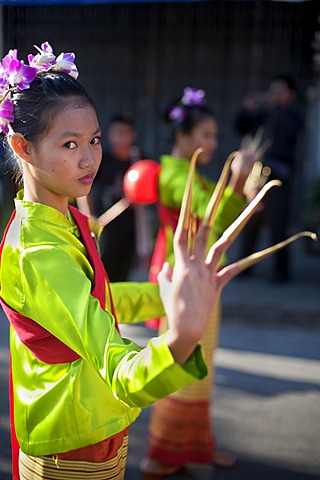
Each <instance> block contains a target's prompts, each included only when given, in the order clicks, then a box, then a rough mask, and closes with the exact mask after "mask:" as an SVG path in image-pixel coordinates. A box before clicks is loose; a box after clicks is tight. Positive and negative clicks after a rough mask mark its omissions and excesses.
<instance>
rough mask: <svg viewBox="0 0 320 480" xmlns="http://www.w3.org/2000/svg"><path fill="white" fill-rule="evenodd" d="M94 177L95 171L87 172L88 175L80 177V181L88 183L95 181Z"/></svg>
mask: <svg viewBox="0 0 320 480" xmlns="http://www.w3.org/2000/svg"><path fill="white" fill-rule="evenodd" d="M93 179H94V174H93V173H87V175H85V176H84V177H81V178H80V182H81V183H85V184H86V185H88V184H89V183H92V182H93Z"/></svg>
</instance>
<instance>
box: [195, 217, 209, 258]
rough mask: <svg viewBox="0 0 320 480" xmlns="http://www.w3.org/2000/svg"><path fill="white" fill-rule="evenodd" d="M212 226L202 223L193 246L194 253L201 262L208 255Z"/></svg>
mask: <svg viewBox="0 0 320 480" xmlns="http://www.w3.org/2000/svg"><path fill="white" fill-rule="evenodd" d="M210 230H211V228H210V227H209V226H206V225H205V224H204V223H201V225H200V227H199V229H198V232H197V235H196V238H195V242H194V246H193V255H194V257H195V258H197V259H198V260H199V261H200V262H204V261H205V259H206V255H207V248H208V238H209V234H210Z"/></svg>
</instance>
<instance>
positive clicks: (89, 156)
mask: <svg viewBox="0 0 320 480" xmlns="http://www.w3.org/2000/svg"><path fill="white" fill-rule="evenodd" d="M95 163H96V156H95V155H94V153H93V152H92V150H91V149H90V148H86V149H84V150H83V151H82V155H81V160H80V168H88V166H91V165H94V164H95Z"/></svg>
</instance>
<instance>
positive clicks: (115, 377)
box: [0, 192, 207, 456]
mask: <svg viewBox="0 0 320 480" xmlns="http://www.w3.org/2000/svg"><path fill="white" fill-rule="evenodd" d="M15 205H16V217H15V219H14V221H13V223H12V225H11V227H10V229H9V231H8V234H7V237H6V242H5V246H4V249H3V253H2V259H1V266H0V282H1V297H2V299H3V300H4V301H5V302H6V303H7V304H8V305H9V306H10V307H11V308H13V309H14V310H16V311H18V312H20V313H21V314H23V315H24V316H26V317H29V318H31V319H33V320H34V321H35V322H37V323H39V324H40V325H41V326H43V327H44V328H45V329H47V330H48V331H50V332H51V333H52V334H53V335H54V336H56V337H57V338H59V339H60V340H61V341H62V342H64V343H65V344H66V345H68V346H69V347H70V348H71V349H72V350H74V351H75V352H77V353H78V355H79V356H80V357H81V358H79V359H78V360H76V361H74V362H71V363H67V364H55V365H50V364H47V363H43V362H41V361H40V360H38V359H37V358H35V357H34V356H33V355H32V353H31V352H30V351H29V350H28V348H27V347H26V346H25V345H24V344H23V343H22V342H21V341H20V339H19V338H18V336H17V334H16V333H15V331H14V330H13V328H11V333H10V349H11V356H12V375H13V383H14V411H15V427H16V433H17V437H18V441H19V444H20V447H21V449H22V450H23V451H24V452H25V453H27V454H30V455H35V456H38V455H47V454H52V453H59V452H65V451H69V450H73V449H77V448H80V447H84V446H87V445H92V444H94V443H97V442H99V441H101V440H104V439H105V438H107V437H109V436H112V435H114V434H116V433H118V432H120V431H122V430H123V429H124V428H126V427H127V426H128V425H129V424H130V423H132V422H133V421H134V420H135V419H136V418H137V416H138V415H139V413H140V408H141V407H146V406H148V405H150V404H151V403H153V402H154V401H156V400H158V399H159V398H162V397H164V396H167V395H168V394H170V393H172V392H173V391H175V390H177V389H180V388H182V387H183V386H185V385H187V384H189V383H192V382H194V381H195V380H197V379H202V378H204V377H205V376H206V374H207V368H206V365H205V363H204V360H203V355H202V350H201V348H200V347H197V349H196V350H195V352H194V354H193V355H192V356H191V357H190V359H189V360H188V361H187V362H186V363H185V364H184V365H183V366H180V365H178V364H176V363H175V362H174V360H173V357H172V355H171V352H170V350H169V349H168V347H167V345H166V343H165V335H163V336H160V337H158V338H153V339H151V340H150V341H149V343H148V345H147V346H146V348H144V349H141V348H140V347H139V346H138V345H136V344H135V343H134V342H132V341H130V340H128V339H125V338H121V336H120V334H119V333H118V331H117V330H116V328H115V322H114V318H113V316H112V314H111V313H110V311H109V307H110V301H107V308H106V310H103V309H102V308H101V307H100V304H99V301H98V300H97V299H96V298H94V297H93V296H92V295H91V290H92V283H93V277H94V272H93V270H92V266H91V265H90V262H89V261H88V259H87V253H86V249H85V247H84V245H83V244H82V243H81V241H80V239H79V231H78V228H77V226H76V225H73V224H72V222H70V220H69V219H68V218H66V217H65V216H64V215H62V214H61V213H60V212H59V211H57V210H55V209H54V208H51V207H49V206H47V205H43V204H38V203H32V202H28V201H24V200H23V199H22V193H21V192H20V193H19V195H18V198H17V199H16V200H15ZM111 290H112V294H113V301H114V305H115V310H116V313H117V318H118V321H119V323H123V322H126V323H127V322H141V321H143V320H145V319H148V318H150V317H152V316H158V315H162V314H163V313H164V312H163V306H162V302H161V299H160V296H159V291H158V286H157V285H154V284H149V283H142V284H138V283H119V284H112V285H111ZM107 298H108V292H107Z"/></svg>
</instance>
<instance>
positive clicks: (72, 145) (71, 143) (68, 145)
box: [64, 141, 77, 149]
mask: <svg viewBox="0 0 320 480" xmlns="http://www.w3.org/2000/svg"><path fill="white" fill-rule="evenodd" d="M64 146H65V147H66V148H70V149H73V148H77V145H76V143H75V142H72V141H70V142H66V143H65V144H64Z"/></svg>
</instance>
